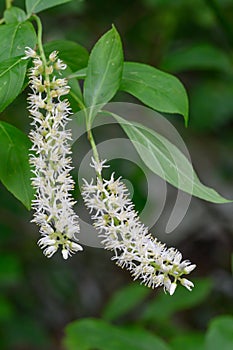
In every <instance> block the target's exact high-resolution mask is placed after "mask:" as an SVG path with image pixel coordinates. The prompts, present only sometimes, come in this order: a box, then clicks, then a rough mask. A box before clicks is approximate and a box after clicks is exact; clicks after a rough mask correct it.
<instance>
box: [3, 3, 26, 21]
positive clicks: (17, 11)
mask: <svg viewBox="0 0 233 350" xmlns="http://www.w3.org/2000/svg"><path fill="white" fill-rule="evenodd" d="M4 19H5V22H6V24H10V23H19V22H24V21H26V19H27V16H26V13H25V12H24V11H23V10H22V9H21V8H19V7H15V6H12V7H10V8H9V9H7V10H5V11H4Z"/></svg>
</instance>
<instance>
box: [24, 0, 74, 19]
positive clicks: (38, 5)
mask: <svg viewBox="0 0 233 350" xmlns="http://www.w3.org/2000/svg"><path fill="white" fill-rule="evenodd" d="M70 1H71V0H26V10H27V13H28V15H29V16H30V15H31V14H32V13H38V12H40V11H43V10H46V9H48V8H50V7H54V6H57V5H61V4H65V3H66V2H70Z"/></svg>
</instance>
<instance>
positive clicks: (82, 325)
mask: <svg viewBox="0 0 233 350" xmlns="http://www.w3.org/2000/svg"><path fill="white" fill-rule="evenodd" d="M64 344H65V349H66V350H77V349H78V350H89V349H98V350H123V349H127V350H151V349H156V350H169V349H170V348H169V347H168V346H167V345H166V344H165V343H164V342H163V341H162V340H161V339H159V338H158V337H156V336H154V335H152V334H150V333H149V332H147V331H143V330H141V329H136V330H133V329H123V328H120V327H116V326H112V325H110V324H108V323H106V322H104V321H102V320H97V319H83V320H80V321H75V322H73V323H71V324H69V325H68V327H66V336H65V339H64Z"/></svg>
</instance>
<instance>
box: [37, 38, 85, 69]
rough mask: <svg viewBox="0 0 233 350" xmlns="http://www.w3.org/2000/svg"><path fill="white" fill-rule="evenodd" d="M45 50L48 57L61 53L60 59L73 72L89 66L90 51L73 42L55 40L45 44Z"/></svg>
mask: <svg viewBox="0 0 233 350" xmlns="http://www.w3.org/2000/svg"><path fill="white" fill-rule="evenodd" d="M44 50H45V53H46V54H47V55H49V54H50V53H51V52H52V51H55V50H56V51H59V57H60V58H61V59H62V60H63V61H64V62H65V63H66V64H67V65H68V66H69V68H70V69H71V70H72V71H73V72H74V71H76V70H79V69H81V68H84V67H86V66H87V63H88V57H89V54H88V51H87V50H86V49H85V47H83V46H81V45H79V44H77V43H75V42H73V41H68V40H54V41H51V42H48V43H47V44H45V45H44Z"/></svg>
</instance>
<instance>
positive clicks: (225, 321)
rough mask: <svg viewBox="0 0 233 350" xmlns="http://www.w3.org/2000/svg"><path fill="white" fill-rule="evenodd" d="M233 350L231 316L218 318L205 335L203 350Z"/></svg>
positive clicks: (232, 320)
mask: <svg viewBox="0 0 233 350" xmlns="http://www.w3.org/2000/svg"><path fill="white" fill-rule="evenodd" d="M220 349H222V350H232V349H233V316H227V315H226V316H219V317H217V318H215V319H214V320H213V321H212V322H211V323H210V327H209V329H208V331H207V334H206V341H205V350H220Z"/></svg>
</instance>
